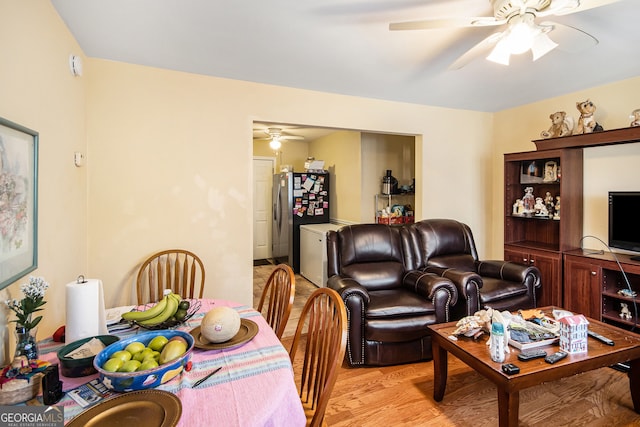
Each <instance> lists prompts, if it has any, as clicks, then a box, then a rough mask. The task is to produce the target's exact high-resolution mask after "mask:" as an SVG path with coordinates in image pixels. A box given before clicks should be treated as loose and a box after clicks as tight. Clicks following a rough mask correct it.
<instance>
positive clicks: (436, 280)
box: [402, 270, 458, 306]
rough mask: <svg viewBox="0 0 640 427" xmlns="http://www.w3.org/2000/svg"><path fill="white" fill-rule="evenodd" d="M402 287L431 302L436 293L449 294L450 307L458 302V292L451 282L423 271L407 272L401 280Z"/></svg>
mask: <svg viewBox="0 0 640 427" xmlns="http://www.w3.org/2000/svg"><path fill="white" fill-rule="evenodd" d="M402 285H403V286H404V287H408V288H410V289H411V290H413V291H414V292H415V293H417V294H418V295H420V296H423V297H425V298H428V299H430V300H433V299H434V298H435V297H436V293H437V292H438V291H446V292H448V293H449V294H450V296H451V297H450V305H451V306H454V305H455V304H456V302H458V291H457V289H456V287H455V286H454V284H453V283H451V280H449V279H447V278H444V277H438V276H436V275H435V274H431V273H425V272H423V271H417V270H413V271H408V272H407V273H406V274H405V275H404V278H403V280H402Z"/></svg>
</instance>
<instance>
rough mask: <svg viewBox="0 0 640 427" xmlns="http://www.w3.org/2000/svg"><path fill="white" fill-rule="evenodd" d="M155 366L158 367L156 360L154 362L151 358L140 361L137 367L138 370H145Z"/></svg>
mask: <svg viewBox="0 0 640 427" xmlns="http://www.w3.org/2000/svg"><path fill="white" fill-rule="evenodd" d="M157 367H158V362H156V361H155V360H154V359H153V358H151V359H146V360H145V361H143V362H142V364H141V365H140V367H139V368H138V371H146V370H147V369H153V368H157Z"/></svg>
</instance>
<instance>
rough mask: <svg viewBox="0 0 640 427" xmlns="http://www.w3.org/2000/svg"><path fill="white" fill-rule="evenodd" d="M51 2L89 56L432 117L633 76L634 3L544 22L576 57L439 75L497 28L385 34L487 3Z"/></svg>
mask: <svg viewBox="0 0 640 427" xmlns="http://www.w3.org/2000/svg"><path fill="white" fill-rule="evenodd" d="M593 1H595V0H581V2H582V3H590V2H593ZM51 2H52V4H53V6H54V7H55V8H56V10H57V11H58V13H59V14H60V16H61V17H62V19H63V20H64V22H65V23H66V24H67V26H68V27H69V29H70V30H71V32H72V33H73V35H74V36H75V38H76V40H77V41H78V43H79V44H80V46H81V47H82V49H83V51H84V53H85V54H86V55H88V56H89V57H94V58H102V59H108V60H114V61H121V62H127V63H133V64H141V65H147V66H152V67H159V68H166V69H171V70H178V71H185V72H190V73H197V74H203V75H211V76H217V77H224V78H231V79H237V80H246V81H252V82H259V83H267V84H274V85H280V86H288V87H295V88H304V89H311V90H318V91H323V92H331V93H339V94H345V95H355V96H361V97H368V98H377V99H385V100H394V101H402V102H410V103H417V104H425V105H432V106H442V107H451V108H457V109H469V110H477V111H487V112H495V111H500V110H503V109H507V108H511V107H515V106H519V105H523V104H527V103H530V102H534V101H538V100H541V99H545V98H550V97H553V96H557V95H561V94H566V93H571V92H575V91H579V90H583V89H587V88H590V87H594V86H599V85H602V84H606V83H609V82H612V81H618V80H624V79H627V78H631V77H636V76H638V75H640V73H639V71H640V55H639V54H638V52H637V50H638V47H639V46H640V31H639V30H638V22H640V1H639V0H620V1H619V2H617V3H613V4H610V5H606V6H602V7H598V8H593V9H590V10H586V11H583V12H579V13H573V14H570V15H566V16H558V17H555V16H554V17H550V18H553V19H552V20H553V21H556V22H558V23H562V24H565V25H570V26H573V27H577V28H579V29H581V30H583V31H586V32H588V33H589V34H591V35H593V36H594V37H595V38H597V39H598V40H599V43H598V44H597V45H596V46H594V47H592V48H590V49H589V50H587V51H584V52H580V53H569V52H565V51H562V50H560V48H558V49H555V50H553V51H552V52H550V53H549V54H547V55H546V56H544V57H542V58H540V59H539V60H537V61H536V62H532V60H531V56H530V54H528V53H525V54H523V55H519V56H515V57H512V61H511V65H510V66H508V67H505V66H502V65H498V64H494V63H492V62H489V61H486V60H484V59H483V58H481V59H479V60H477V61H474V62H472V63H470V64H469V65H467V66H466V67H464V68H462V69H460V70H456V71H450V70H448V69H447V67H448V66H449V65H450V64H451V63H452V62H454V61H455V59H456V58H457V57H459V56H460V55H462V54H463V53H464V52H465V51H466V50H467V49H470V48H471V47H473V46H474V45H475V44H476V43H478V42H480V41H481V40H482V39H484V38H485V37H487V36H488V35H489V34H491V33H492V32H494V31H496V30H498V28H496V27H476V28H445V29H439V30H422V31H389V29H388V28H389V23H391V22H402V21H412V20H421V19H428V18H442V17H455V16H460V17H464V16H492V9H491V5H490V2H489V0H315V1H311V0H241V1H229V0H109V1H105V0H82V1H78V0H51ZM551 37H552V38H553V32H552V33H551ZM630 96H636V97H637V96H638V95H637V94H635V95H633V94H630ZM576 101H578V100H576ZM595 101H596V102H597V100H595Z"/></svg>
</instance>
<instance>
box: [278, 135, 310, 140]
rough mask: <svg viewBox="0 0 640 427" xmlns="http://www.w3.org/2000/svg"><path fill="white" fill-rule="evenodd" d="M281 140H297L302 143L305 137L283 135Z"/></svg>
mask: <svg viewBox="0 0 640 427" xmlns="http://www.w3.org/2000/svg"><path fill="white" fill-rule="evenodd" d="M280 139H281V140H283V139H295V140H299V141H302V140H303V139H304V136H297V135H282V136H281V137H280Z"/></svg>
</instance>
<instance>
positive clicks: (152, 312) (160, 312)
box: [122, 292, 181, 326]
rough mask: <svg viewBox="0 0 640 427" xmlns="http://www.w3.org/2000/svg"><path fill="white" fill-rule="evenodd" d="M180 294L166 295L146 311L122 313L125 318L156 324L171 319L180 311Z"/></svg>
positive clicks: (143, 323) (141, 322)
mask: <svg viewBox="0 0 640 427" xmlns="http://www.w3.org/2000/svg"><path fill="white" fill-rule="evenodd" d="M180 301H181V298H180V295H178V294H174V293H173V292H171V293H168V294H167V295H165V296H164V298H162V299H161V300H160V301H158V303H157V304H156V305H154V306H153V307H151V308H149V309H147V310H144V311H129V312H126V313H123V314H122V318H123V319H124V320H129V321H134V322H136V323H137V324H139V325H142V326H154V325H158V324H160V323H162V322H166V321H167V320H169V319H171V318H172V317H173V316H174V315H175V314H176V311H178V305H179V304H180Z"/></svg>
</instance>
